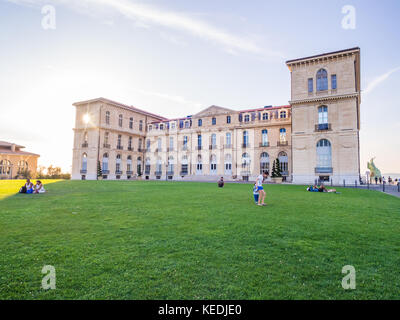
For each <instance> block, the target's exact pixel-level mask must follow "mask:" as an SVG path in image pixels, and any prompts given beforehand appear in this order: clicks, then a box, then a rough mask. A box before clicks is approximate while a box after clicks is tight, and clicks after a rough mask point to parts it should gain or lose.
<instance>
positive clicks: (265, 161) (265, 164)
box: [260, 152, 269, 173]
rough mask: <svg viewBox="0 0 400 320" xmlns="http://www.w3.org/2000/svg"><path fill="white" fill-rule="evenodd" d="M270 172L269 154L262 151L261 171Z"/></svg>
mask: <svg viewBox="0 0 400 320" xmlns="http://www.w3.org/2000/svg"><path fill="white" fill-rule="evenodd" d="M264 172H266V173H269V155H268V153H266V152H263V153H261V156H260V173H264Z"/></svg>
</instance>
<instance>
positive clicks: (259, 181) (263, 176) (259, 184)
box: [256, 172, 268, 206]
mask: <svg viewBox="0 0 400 320" xmlns="http://www.w3.org/2000/svg"><path fill="white" fill-rule="evenodd" d="M267 178H268V173H267V172H263V173H262V174H260V175H259V176H258V177H257V180H256V184H257V189H258V194H259V196H258V205H259V206H266V204H265V203H264V200H265V195H266V194H265V191H264V188H263V181H264V180H265V179H267Z"/></svg>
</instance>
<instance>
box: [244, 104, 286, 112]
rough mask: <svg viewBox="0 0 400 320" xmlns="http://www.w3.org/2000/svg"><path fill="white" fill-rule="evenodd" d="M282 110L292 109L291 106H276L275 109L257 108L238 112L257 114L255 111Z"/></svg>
mask: <svg viewBox="0 0 400 320" xmlns="http://www.w3.org/2000/svg"><path fill="white" fill-rule="evenodd" d="M282 108H291V106H290V105H284V106H275V107H268V108H265V107H264V108H256V109H248V110H240V111H238V112H239V113H243V112H255V111H268V110H276V109H282Z"/></svg>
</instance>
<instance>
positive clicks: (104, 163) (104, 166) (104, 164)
mask: <svg viewBox="0 0 400 320" xmlns="http://www.w3.org/2000/svg"><path fill="white" fill-rule="evenodd" d="M101 167H102V170H103V171H107V170H108V153H105V154H103V161H102V166H101Z"/></svg>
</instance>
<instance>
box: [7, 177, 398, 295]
mask: <svg viewBox="0 0 400 320" xmlns="http://www.w3.org/2000/svg"><path fill="white" fill-rule="evenodd" d="M52 182H54V181H52ZM22 184H23V183H22V182H21V181H12V182H11V181H0V299H399V298H400V270H399V265H400V250H399V246H400V232H399V231H400V199H398V198H395V197H392V196H389V195H386V194H382V193H379V192H376V191H367V190H359V189H339V191H341V192H342V194H322V193H310V192H306V191H305V187H302V186H292V185H267V186H266V191H267V202H268V206H267V207H258V206H256V205H255V204H254V203H253V201H252V186H251V185H245V184H227V185H226V186H225V188H223V189H218V188H217V187H216V184H207V183H184V182H181V183H180V182H161V181H160V182H148V181H135V182H130V181H58V182H54V183H50V184H47V185H46V186H45V187H46V189H47V190H48V193H47V194H42V195H24V194H21V195H19V194H15V192H16V191H17V190H18V189H19V187H20V185H22ZM44 265H53V266H54V267H55V268H56V276H57V284H56V286H57V289H56V290H47V291H45V290H43V289H41V287H40V286H41V280H42V277H43V275H42V273H41V270H42V267H43V266H44ZM345 265H353V266H354V267H355V268H356V272H357V277H356V280H357V289H356V290H344V289H343V288H342V286H341V281H342V278H343V276H344V275H343V274H342V273H341V271H342V267H343V266H345Z"/></svg>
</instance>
